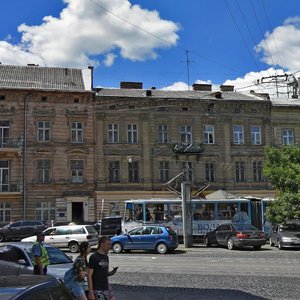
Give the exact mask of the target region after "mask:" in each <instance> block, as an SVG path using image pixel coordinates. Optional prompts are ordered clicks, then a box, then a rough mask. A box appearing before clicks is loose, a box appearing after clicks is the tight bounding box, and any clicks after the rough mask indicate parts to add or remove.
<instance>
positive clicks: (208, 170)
mask: <svg viewBox="0 0 300 300" xmlns="http://www.w3.org/2000/svg"><path fill="white" fill-rule="evenodd" d="M205 180H206V181H208V182H215V180H216V178H215V164H214V163H213V162H207V163H205Z"/></svg>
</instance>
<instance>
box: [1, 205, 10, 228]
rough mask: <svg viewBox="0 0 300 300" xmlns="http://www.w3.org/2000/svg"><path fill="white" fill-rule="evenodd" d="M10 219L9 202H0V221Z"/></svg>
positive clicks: (4, 221) (3, 221)
mask: <svg viewBox="0 0 300 300" xmlns="http://www.w3.org/2000/svg"><path fill="white" fill-rule="evenodd" d="M10 221H11V206H10V203H9V202H1V203H0V222H1V223H9V222H10Z"/></svg>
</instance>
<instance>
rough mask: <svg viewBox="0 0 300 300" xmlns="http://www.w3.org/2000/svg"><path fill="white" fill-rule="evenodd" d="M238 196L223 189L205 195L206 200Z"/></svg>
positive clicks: (235, 197)
mask: <svg viewBox="0 0 300 300" xmlns="http://www.w3.org/2000/svg"><path fill="white" fill-rule="evenodd" d="M237 198H239V197H237V196H236V195H234V194H231V193H228V192H226V191H223V190H218V191H216V192H213V193H211V194H208V195H207V196H206V199H208V200H217V199H237Z"/></svg>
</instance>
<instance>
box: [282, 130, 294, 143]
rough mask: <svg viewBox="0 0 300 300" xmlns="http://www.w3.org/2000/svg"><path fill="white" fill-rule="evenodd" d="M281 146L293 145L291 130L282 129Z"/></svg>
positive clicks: (292, 132)
mask: <svg viewBox="0 0 300 300" xmlns="http://www.w3.org/2000/svg"><path fill="white" fill-rule="evenodd" d="M282 144H283V145H294V144H295V138H294V130H293V129H283V130H282Z"/></svg>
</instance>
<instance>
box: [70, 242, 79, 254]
mask: <svg viewBox="0 0 300 300" xmlns="http://www.w3.org/2000/svg"><path fill="white" fill-rule="evenodd" d="M69 250H70V252H72V253H76V252H78V251H79V244H78V243H77V242H71V243H70V244H69Z"/></svg>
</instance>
